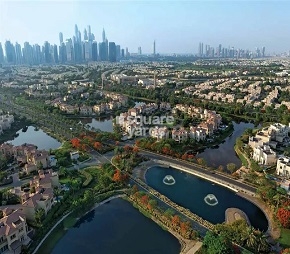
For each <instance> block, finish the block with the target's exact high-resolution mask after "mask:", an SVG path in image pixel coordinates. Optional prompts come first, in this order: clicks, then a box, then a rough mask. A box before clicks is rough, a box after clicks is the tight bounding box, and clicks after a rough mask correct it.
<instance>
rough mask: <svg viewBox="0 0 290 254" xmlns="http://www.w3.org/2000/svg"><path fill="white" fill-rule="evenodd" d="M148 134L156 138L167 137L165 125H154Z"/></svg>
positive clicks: (167, 132)
mask: <svg viewBox="0 0 290 254" xmlns="http://www.w3.org/2000/svg"><path fill="white" fill-rule="evenodd" d="M150 136H151V137H153V138H156V139H157V140H162V139H167V138H169V131H168V129H167V127H157V126H156V127H155V128H153V129H152V130H151V133H150Z"/></svg>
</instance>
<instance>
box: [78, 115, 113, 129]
mask: <svg viewBox="0 0 290 254" xmlns="http://www.w3.org/2000/svg"><path fill="white" fill-rule="evenodd" d="M79 120H80V121H81V123H82V124H84V125H88V126H89V127H90V128H92V127H93V128H94V129H95V130H97V129H99V130H101V131H107V132H113V118H106V119H102V118H92V117H86V118H80V119H79Z"/></svg>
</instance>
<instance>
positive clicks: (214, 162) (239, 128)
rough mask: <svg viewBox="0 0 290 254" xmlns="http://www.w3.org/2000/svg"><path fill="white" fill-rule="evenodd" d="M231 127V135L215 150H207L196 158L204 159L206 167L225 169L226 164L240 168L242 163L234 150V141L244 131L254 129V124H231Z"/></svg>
mask: <svg viewBox="0 0 290 254" xmlns="http://www.w3.org/2000/svg"><path fill="white" fill-rule="evenodd" d="M233 125H234V131H233V134H232V135H231V136H229V137H227V138H226V139H225V140H224V143H221V144H220V145H219V146H218V147H217V148H207V149H205V150H204V151H203V152H201V153H199V154H198V155H197V156H196V157H197V158H204V159H205V161H206V162H207V165H208V166H211V167H216V168H217V167H218V166H220V165H222V166H224V167H225V168H226V166H227V164H228V163H235V164H236V166H237V167H238V168H239V167H241V165H242V163H241V161H240V159H239V157H238V156H237V154H236V152H235V150H234V146H235V143H236V139H237V138H238V137H240V136H241V135H242V134H243V132H244V131H245V130H246V129H248V128H254V124H252V123H244V122H241V123H236V122H233Z"/></svg>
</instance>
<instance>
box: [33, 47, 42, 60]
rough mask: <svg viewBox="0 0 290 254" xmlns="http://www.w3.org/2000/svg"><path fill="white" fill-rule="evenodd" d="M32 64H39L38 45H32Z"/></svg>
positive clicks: (39, 53)
mask: <svg viewBox="0 0 290 254" xmlns="http://www.w3.org/2000/svg"><path fill="white" fill-rule="evenodd" d="M33 63H34V64H40V63H41V51H40V46H39V45H38V44H35V45H33Z"/></svg>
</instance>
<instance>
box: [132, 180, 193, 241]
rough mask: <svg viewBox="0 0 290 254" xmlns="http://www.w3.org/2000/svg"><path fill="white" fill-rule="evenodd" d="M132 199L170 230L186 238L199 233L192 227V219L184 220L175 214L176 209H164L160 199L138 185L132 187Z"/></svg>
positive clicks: (147, 213) (191, 237)
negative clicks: (159, 203) (139, 188)
mask: <svg viewBox="0 0 290 254" xmlns="http://www.w3.org/2000/svg"><path fill="white" fill-rule="evenodd" d="M130 200H131V201H133V203H134V204H135V205H136V206H137V207H138V208H140V209H142V210H143V211H142V210H141V211H142V212H143V213H144V212H145V214H146V215H148V217H150V218H152V219H153V220H157V222H159V223H160V222H161V225H163V226H165V227H166V228H167V229H169V230H173V231H175V232H177V233H178V234H180V235H181V236H182V237H184V238H186V239H195V238H196V237H197V235H198V233H197V232H196V231H194V230H193V229H192V227H191V224H190V221H187V220H182V219H181V217H180V216H179V215H177V214H175V212H174V210H172V209H167V210H164V208H162V207H161V206H160V205H158V201H157V200H156V199H155V198H153V197H152V196H151V195H149V194H146V193H145V192H143V191H139V190H138V187H137V186H136V185H134V186H133V187H132V189H131V195H130Z"/></svg>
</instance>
